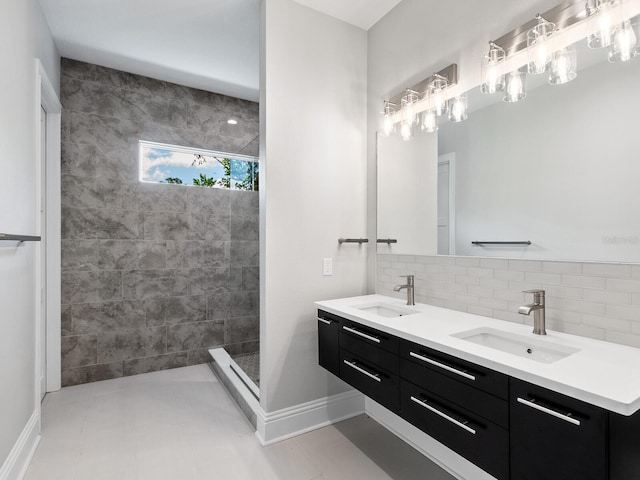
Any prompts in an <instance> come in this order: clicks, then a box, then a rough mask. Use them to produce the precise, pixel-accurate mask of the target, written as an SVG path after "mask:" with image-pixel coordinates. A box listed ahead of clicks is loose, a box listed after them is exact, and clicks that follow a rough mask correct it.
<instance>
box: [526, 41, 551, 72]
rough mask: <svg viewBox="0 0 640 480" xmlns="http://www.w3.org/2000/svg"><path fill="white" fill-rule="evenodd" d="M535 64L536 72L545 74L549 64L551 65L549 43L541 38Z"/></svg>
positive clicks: (535, 54)
mask: <svg viewBox="0 0 640 480" xmlns="http://www.w3.org/2000/svg"><path fill="white" fill-rule="evenodd" d="M533 63H534V65H535V70H536V72H544V71H545V69H546V68H547V63H549V48H548V47H547V41H546V40H545V39H544V38H543V37H540V38H539V39H538V41H537V42H536V46H535V49H534V58H533ZM529 73H533V72H529Z"/></svg>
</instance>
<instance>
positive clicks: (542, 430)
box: [509, 378, 608, 480]
mask: <svg viewBox="0 0 640 480" xmlns="http://www.w3.org/2000/svg"><path fill="white" fill-rule="evenodd" d="M510 390H511V398H510V402H509V405H510V414H511V421H510V424H511V446H510V447H511V448H510V450H511V468H512V478H513V479H514V480H537V479H540V478H544V479H545V480H555V479H558V480H560V479H574V478H576V479H578V478H579V479H580V480H603V479H606V478H608V472H607V418H608V417H607V414H606V412H605V411H604V410H602V409H601V408H598V407H596V406H593V405H589V404H587V403H584V402H581V401H580V400H576V399H575V398H570V397H567V396H565V395H562V394H559V393H556V392H553V391H551V390H547V389H546V388H542V387H539V386H537V385H532V384H530V383H527V382H523V381H521V380H517V379H515V378H511V379H510Z"/></svg>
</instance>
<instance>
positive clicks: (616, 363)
mask: <svg viewBox="0 0 640 480" xmlns="http://www.w3.org/2000/svg"><path fill="white" fill-rule="evenodd" d="M403 303H404V302H402V301H401V300H398V299H396V298H390V297H385V296H382V295H368V296H363V297H352V298H346V299H338V300H330V301H324V302H316V306H317V308H318V342H319V364H320V365H321V366H322V367H324V368H325V369H327V370H328V371H329V372H331V373H333V374H334V375H336V376H338V377H340V378H341V379H342V380H344V381H345V382H347V383H348V384H350V385H351V386H353V387H354V388H356V389H357V390H359V391H360V392H362V393H364V394H365V395H366V396H367V397H369V398H371V399H372V400H374V401H376V402H377V403H379V404H380V405H382V406H384V407H385V408H387V409H388V410H390V411H391V412H393V413H394V414H396V415H398V416H400V417H401V418H403V419H404V420H406V421H407V422H409V423H411V424H412V425H414V426H415V427H417V428H419V429H420V430H422V431H423V432H425V433H426V434H428V435H429V436H431V437H432V438H434V439H436V440H437V441H439V442H440V443H442V444H444V445H446V446H447V447H448V448H450V449H451V450H453V451H455V452H457V453H458V454H460V455H461V456H462V457H464V458H466V459H467V460H469V461H470V462H472V463H474V464H475V465H477V466H478V467H480V468H481V469H483V470H485V471H486V472H487V473H489V474H490V475H492V476H493V477H495V478H497V479H501V480H502V479H514V480H553V479H558V480H560V479H562V480H569V479H571V480H573V479H576V480H577V479H580V480H590V479H592V480H607V479H608V480H630V479H633V478H640V413H636V412H637V411H638V410H639V409H640V374H639V372H638V368H639V367H640V350H639V349H635V348H631V347H625V346H621V345H615V344H611V343H607V342H602V341H598V340H592V339H587V338H582V337H577V336H573V335H568V334H562V333H557V332H548V335H547V336H544V337H543V336H537V335H533V334H532V333H531V327H528V326H525V325H520V324H514V323H510V322H504V321H500V320H495V319H492V318H486V317H481V316H478V315H472V314H467V313H462V312H457V311H453V310H447V309H443V308H439V307H433V306H429V305H424V304H418V305H415V306H411V307H408V306H405V305H403Z"/></svg>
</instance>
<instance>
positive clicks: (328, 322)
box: [316, 317, 333, 325]
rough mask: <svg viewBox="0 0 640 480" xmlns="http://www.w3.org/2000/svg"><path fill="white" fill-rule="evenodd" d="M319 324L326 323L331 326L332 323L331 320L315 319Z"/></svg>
mask: <svg viewBox="0 0 640 480" xmlns="http://www.w3.org/2000/svg"><path fill="white" fill-rule="evenodd" d="M316 318H317V319H318V321H319V322H322V323H326V324H327V325H331V324H332V323H333V321H332V320H327V319H326V318H321V317H316Z"/></svg>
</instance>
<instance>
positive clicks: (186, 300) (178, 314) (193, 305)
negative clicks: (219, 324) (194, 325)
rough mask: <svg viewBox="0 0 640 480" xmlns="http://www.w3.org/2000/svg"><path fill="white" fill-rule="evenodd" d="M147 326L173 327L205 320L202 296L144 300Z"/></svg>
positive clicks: (204, 299) (205, 311)
mask: <svg viewBox="0 0 640 480" xmlns="http://www.w3.org/2000/svg"><path fill="white" fill-rule="evenodd" d="M145 308H146V311H147V325H148V326H152V325H153V326H156V325H164V324H167V325H175V324H177V323H187V322H203V321H205V320H207V308H206V298H205V297H204V296H185V297H155V298H148V299H147V300H145Z"/></svg>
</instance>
